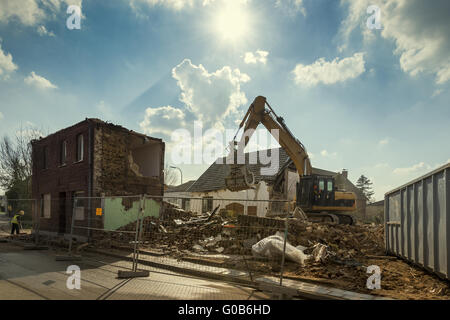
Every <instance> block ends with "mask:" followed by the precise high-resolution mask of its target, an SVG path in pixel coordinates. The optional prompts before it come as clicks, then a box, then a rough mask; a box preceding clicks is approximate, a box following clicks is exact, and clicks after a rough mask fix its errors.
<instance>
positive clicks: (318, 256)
mask: <svg viewBox="0 0 450 320" xmlns="http://www.w3.org/2000/svg"><path fill="white" fill-rule="evenodd" d="M328 255H329V253H328V252H327V246H326V245H324V244H321V243H318V244H316V245H315V246H314V250H313V252H312V256H313V258H314V261H315V262H320V261H325V259H326V258H327V257H328Z"/></svg>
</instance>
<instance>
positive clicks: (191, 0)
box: [130, 0, 306, 16]
mask: <svg viewBox="0 0 450 320" xmlns="http://www.w3.org/2000/svg"><path fill="white" fill-rule="evenodd" d="M231 1H233V2H235V3H236V4H238V5H247V4H248V3H249V2H251V1H252V0H130V7H131V8H132V10H133V11H134V12H135V13H136V14H137V15H139V16H142V13H141V8H142V6H148V7H164V8H167V9H171V10H175V11H180V10H185V9H192V8H199V7H207V6H209V5H212V4H215V3H220V2H231ZM253 2H256V1H253ZM272 3H274V5H275V7H276V8H278V9H280V10H282V11H283V12H284V13H285V14H286V15H290V16H293V15H296V14H297V13H298V12H300V13H301V14H303V15H304V16H306V10H305V8H304V6H303V0H272Z"/></svg>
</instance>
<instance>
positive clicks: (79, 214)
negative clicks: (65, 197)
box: [72, 191, 86, 221]
mask: <svg viewBox="0 0 450 320" xmlns="http://www.w3.org/2000/svg"><path fill="white" fill-rule="evenodd" d="M77 197H80V198H82V199H77ZM84 197H85V194H84V191H74V192H72V201H73V202H72V203H73V210H74V213H75V214H74V217H75V220H78V221H83V220H84V219H85V209H86V206H85V203H84V200H85V199H84ZM79 203H82V204H83V205H82V206H81V205H79Z"/></svg>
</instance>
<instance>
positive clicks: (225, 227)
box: [140, 196, 290, 281]
mask: <svg viewBox="0 0 450 320" xmlns="http://www.w3.org/2000/svg"><path fill="white" fill-rule="evenodd" d="M145 204H146V205H148V204H152V205H153V204H156V205H157V206H159V207H160V209H159V212H160V214H159V215H156V216H146V217H144V218H143V222H142V224H143V227H142V232H141V234H140V240H141V241H140V252H141V255H140V256H141V258H142V259H146V260H148V261H149V264H153V265H163V266H166V267H167V266H171V267H173V268H174V269H175V270H176V269H177V268H182V269H183V270H184V271H187V272H190V273H192V274H201V273H202V272H207V273H209V274H218V275H229V276H230V277H232V278H233V279H234V280H239V279H243V280H250V281H254V280H255V279H256V278H258V277H260V276H262V275H271V276H276V277H281V275H282V271H283V263H284V257H283V256H284V252H285V243H286V241H285V240H286V237H287V223H286V220H285V219H279V218H276V217H273V218H266V217H265V216H266V215H267V214H268V213H272V214H274V213H276V215H277V216H279V217H286V216H288V215H289V213H290V206H289V205H290V203H289V202H288V201H269V200H240V199H217V198H212V197H204V198H192V197H151V196H146V197H145ZM264 239H266V240H264Z"/></svg>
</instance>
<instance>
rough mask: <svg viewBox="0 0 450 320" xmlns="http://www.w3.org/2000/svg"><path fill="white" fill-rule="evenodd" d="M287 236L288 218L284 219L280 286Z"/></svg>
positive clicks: (281, 276)
mask: <svg viewBox="0 0 450 320" xmlns="http://www.w3.org/2000/svg"><path fill="white" fill-rule="evenodd" d="M287 236H288V218H287V217H286V220H285V226H284V245H283V256H282V258H281V270H280V286H282V285H283V271H284V260H285V257H286V243H287Z"/></svg>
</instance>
